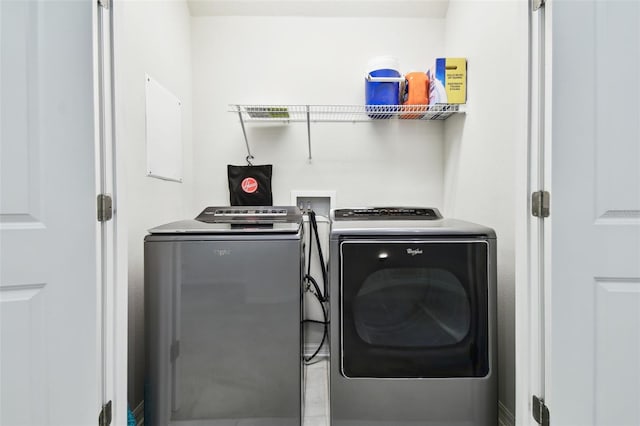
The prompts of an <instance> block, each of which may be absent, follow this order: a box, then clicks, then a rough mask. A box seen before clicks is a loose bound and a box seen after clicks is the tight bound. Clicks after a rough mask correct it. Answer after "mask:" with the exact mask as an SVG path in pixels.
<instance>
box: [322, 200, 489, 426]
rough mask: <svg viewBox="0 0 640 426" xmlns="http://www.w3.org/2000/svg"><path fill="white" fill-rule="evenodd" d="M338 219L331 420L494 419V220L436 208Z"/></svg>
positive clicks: (454, 424) (394, 424)
mask: <svg viewBox="0 0 640 426" xmlns="http://www.w3.org/2000/svg"><path fill="white" fill-rule="evenodd" d="M331 220H332V223H331V233H330V262H329V269H330V291H331V292H330V304H331V333H330V348H331V355H330V371H331V373H330V413H331V426H418V425H421V426H496V425H497V424H498V418H497V417H498V416H497V405H498V400H497V371H496V236H495V232H494V231H493V230H492V229H490V228H487V227H484V226H480V225H476V224H472V223H468V222H464V221H460V220H454V219H446V218H443V217H442V216H441V214H440V213H439V211H438V210H437V209H435V208H418V207H378V208H353V209H337V210H333V211H332V213H331Z"/></svg>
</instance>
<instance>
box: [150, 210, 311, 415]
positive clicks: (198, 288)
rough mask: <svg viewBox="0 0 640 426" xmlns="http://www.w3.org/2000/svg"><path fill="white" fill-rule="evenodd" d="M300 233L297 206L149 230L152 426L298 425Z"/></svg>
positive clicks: (208, 214) (222, 214)
mask: <svg viewBox="0 0 640 426" xmlns="http://www.w3.org/2000/svg"><path fill="white" fill-rule="evenodd" d="M302 229H303V228H302V215H301V214H300V211H299V209H298V208H296V207H208V208H206V209H205V210H204V211H203V212H202V213H201V214H200V215H198V216H197V217H196V218H195V219H193V220H185V221H179V222H173V223H169V224H166V225H162V226H159V227H156V228H153V229H151V230H150V231H149V235H147V236H146V238H145V241H144V268H145V269H144V272H145V338H146V349H145V351H146V359H145V361H146V372H145V424H147V425H150V426H168V425H173V426H299V425H300V424H301V419H302V404H301V399H302V398H301V390H302V386H303V383H302V382H303V380H302V374H303V371H302V358H301V353H302V352H301V344H302V340H301V332H302V330H301V309H302V307H301V300H302V289H301V280H302V273H303V269H304V265H303V247H302V244H303V243H302V242H303V239H302V233H303V231H302Z"/></svg>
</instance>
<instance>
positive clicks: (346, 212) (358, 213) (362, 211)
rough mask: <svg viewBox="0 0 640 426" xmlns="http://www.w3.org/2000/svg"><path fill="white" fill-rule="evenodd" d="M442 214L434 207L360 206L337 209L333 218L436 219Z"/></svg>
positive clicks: (440, 217)
mask: <svg viewBox="0 0 640 426" xmlns="http://www.w3.org/2000/svg"><path fill="white" fill-rule="evenodd" d="M436 219H442V215H441V214H440V212H439V211H438V209H436V208H432V207H360V208H351V209H336V210H334V211H333V220H338V221H339V220H436Z"/></svg>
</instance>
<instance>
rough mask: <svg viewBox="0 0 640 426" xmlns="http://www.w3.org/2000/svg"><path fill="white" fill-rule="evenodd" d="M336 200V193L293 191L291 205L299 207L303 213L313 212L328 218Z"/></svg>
mask: <svg viewBox="0 0 640 426" xmlns="http://www.w3.org/2000/svg"><path fill="white" fill-rule="evenodd" d="M335 200H336V192H335V191H304V190H299V191H291V204H292V205H295V206H298V207H299V208H300V210H302V213H306V212H307V211H309V210H313V211H314V212H315V213H316V215H318V216H325V217H327V218H328V217H329V212H330V211H331V209H332V208H334V205H335Z"/></svg>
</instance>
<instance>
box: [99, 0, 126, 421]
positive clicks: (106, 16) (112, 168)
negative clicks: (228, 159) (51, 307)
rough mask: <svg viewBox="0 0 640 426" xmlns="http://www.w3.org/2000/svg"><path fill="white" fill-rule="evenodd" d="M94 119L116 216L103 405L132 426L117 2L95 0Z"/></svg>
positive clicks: (102, 283) (103, 260)
mask: <svg viewBox="0 0 640 426" xmlns="http://www.w3.org/2000/svg"><path fill="white" fill-rule="evenodd" d="M93 3H94V4H93V10H94V13H93V25H92V27H93V34H92V37H93V46H94V49H93V51H94V55H93V69H94V111H95V113H94V117H95V141H96V167H95V169H96V182H97V183H98V187H97V188H96V191H97V193H96V195H98V194H107V195H110V196H111V198H112V201H113V206H112V208H113V217H112V219H111V220H108V221H105V222H98V225H97V228H98V229H97V232H98V245H99V247H98V256H99V259H98V262H97V264H98V265H99V268H98V271H97V276H96V282H97V283H98V288H99V292H98V301H97V306H96V308H97V315H98V320H99V321H98V327H99V330H97V332H98V335H99V336H101V342H100V343H99V345H100V348H101V355H100V356H101V364H102V372H101V377H100V380H101V395H102V401H101V404H102V405H103V406H104V405H105V404H107V403H108V402H109V401H111V403H112V422H113V424H114V425H123V426H124V425H126V424H127V417H128V405H127V342H128V339H127V335H128V328H127V311H128V297H127V288H128V284H127V283H128V278H127V268H128V265H127V232H126V222H125V221H124V219H121V218H124V215H123V214H122V208H121V206H120V204H121V201H122V200H121V197H120V192H121V191H119V190H118V188H121V187H122V186H123V184H124V176H125V174H124V170H123V162H124V159H122V158H120V156H121V155H120V156H119V155H118V153H119V150H118V149H117V140H116V137H115V111H114V108H115V102H114V70H113V58H114V51H113V7H112V5H113V1H112V0H94V2H93Z"/></svg>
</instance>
